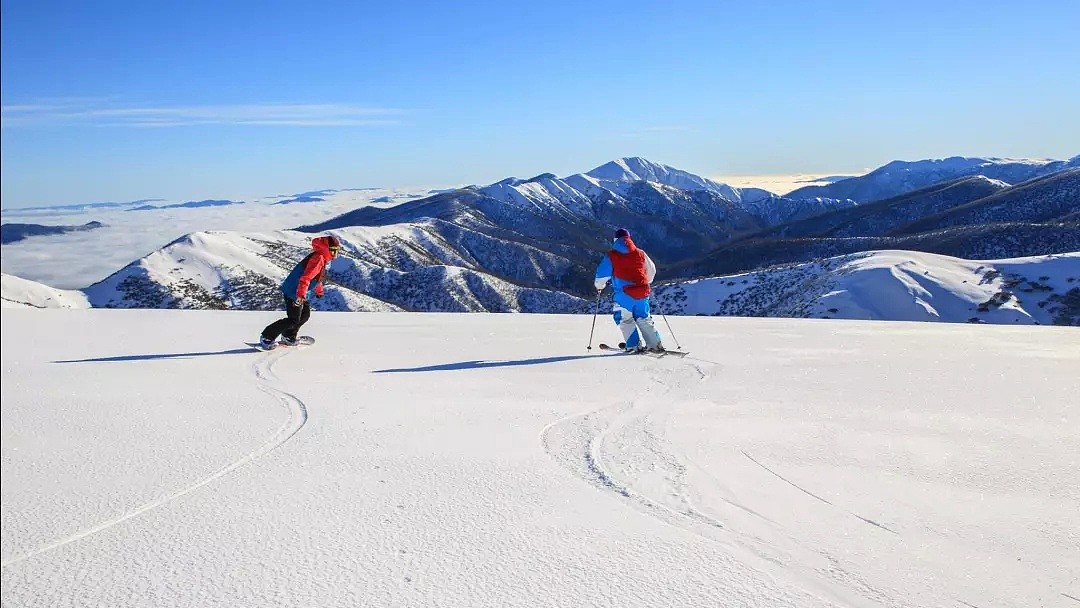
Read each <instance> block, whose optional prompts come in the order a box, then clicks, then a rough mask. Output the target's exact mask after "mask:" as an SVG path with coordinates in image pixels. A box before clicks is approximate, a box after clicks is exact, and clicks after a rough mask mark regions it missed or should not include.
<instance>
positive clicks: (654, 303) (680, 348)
mask: <svg viewBox="0 0 1080 608" xmlns="http://www.w3.org/2000/svg"><path fill="white" fill-rule="evenodd" d="M658 301H659V299H658V298H653V306H654V307H656V309H657V312H660V310H659V309H660V307H659V306H656V302H658ZM660 316H661V317H663V318H664V325H667V330H668V333H670V334H671V339H672V340H675V347H676V348H678V349H679V350H682V344H679V339H678V338H676V337H675V331H674V330H672V329H671V323H668V320H667V315H665V314H664V313H663V312H660ZM590 343H591V342H590Z"/></svg>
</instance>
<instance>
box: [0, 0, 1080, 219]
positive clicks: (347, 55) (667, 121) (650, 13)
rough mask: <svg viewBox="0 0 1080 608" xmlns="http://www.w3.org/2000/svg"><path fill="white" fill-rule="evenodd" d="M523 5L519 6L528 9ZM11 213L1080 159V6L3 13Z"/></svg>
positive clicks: (103, 5)
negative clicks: (621, 178) (531, 182)
mask: <svg viewBox="0 0 1080 608" xmlns="http://www.w3.org/2000/svg"><path fill="white" fill-rule="evenodd" d="M515 4H517V6H515ZM2 14H3V20H2V38H0V43H2V55H0V60H2V64H3V65H2V74H0V79H2V82H0V96H2V104H3V128H2V130H0V132H2V148H0V152H2V162H3V167H2V175H3V180H2V190H3V201H2V206H3V207H4V208H14V207H22V206H29V205H42V204H63V203H80V202H89V201H125V200H135V199H142V198H158V197H161V198H167V199H197V198H223V197H233V196H240V195H245V194H259V195H271V194H276V193H294V192H300V191H304V190H310V189H318V188H349V187H367V186H382V187H386V186H395V185H401V186H405V185H457V184H464V183H488V182H492V181H495V180H498V179H501V178H503V177H507V176H511V175H515V176H519V177H529V176H531V175H534V174H537V173H542V172H549V171H550V172H553V173H556V174H558V175H566V174H569V173H575V172H579V171H585V170H588V169H591V168H592V167H594V166H597V165H599V164H602V163H604V162H606V161H608V160H611V159H613V158H617V157H621V156H644V157H646V158H649V159H650V160H654V161H657V162H662V163H666V164H669V165H673V166H676V167H679V168H681V169H686V170H689V171H692V172H695V173H699V174H703V175H709V176H722V175H746V174H777V173H830V172H852V171H861V170H864V169H867V168H872V167H875V166H878V165H881V164H884V163H886V162H888V161H890V160H894V159H905V160H917V159H922V158H938V157H944V156H952V155H967V156H1015V157H1051V158H1068V157H1071V156H1074V155H1076V154H1078V153H1080V120H1077V118H1076V108H1077V107H1080V78H1077V77H1076V75H1075V74H1076V69H1077V68H1076V66H1077V65H1080V42H1078V41H1077V35H1076V32H1075V27H1076V24H1077V23H1080V2H1075V1H1074V0H1060V1H1059V0H1050V1H1047V2H1042V3H1039V4H1036V5H1031V7H1021V5H1020V4H1019V3H1015V2H1006V1H1001V2H987V1H985V0H984V1H982V2H969V1H964V0H960V1H945V2H941V1H938V2H923V1H921V0H917V1H909V2H902V3H901V2H876V1H872V0H871V1H862V2H854V1H853V2H845V1H840V0H837V1H834V2H827V3H815V2H783V1H777V2H760V3H755V2H720V1H712V2H710V1H701V2H696V1H694V2H680V1H677V0H675V1H671V2H630V1H627V2H606V1H590V2H569V1H565V2H564V1H562V0H549V1H547V2H543V3H528V4H526V3H513V2H506V1H505V0H503V1H502V2H462V3H452V2H408V1H405V2H371V3H369V2H336V1H334V0H330V1H327V2H320V3H304V2H295V1H290V2H218V1H215V2H207V1H202V0H194V1H188V2H116V1H109V0H103V1H102V2H95V3H86V2H55V1H49V0H38V1H34V2H30V1H27V0H22V1H19V2H8V1H4V2H2Z"/></svg>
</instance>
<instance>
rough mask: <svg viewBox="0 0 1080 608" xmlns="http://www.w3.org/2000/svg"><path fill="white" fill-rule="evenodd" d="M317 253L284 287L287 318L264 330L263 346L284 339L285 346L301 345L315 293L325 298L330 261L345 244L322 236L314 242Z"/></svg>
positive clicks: (268, 345) (260, 342)
mask: <svg viewBox="0 0 1080 608" xmlns="http://www.w3.org/2000/svg"><path fill="white" fill-rule="evenodd" d="M311 248H312V249H313V251H312V252H311V253H309V254H308V255H307V257H305V258H304V259H303V260H301V261H300V263H299V264H297V265H296V266H295V267H294V268H293V269H292V272H290V273H289V276H288V277H286V278H285V282H284V283H282V284H281V293H282V295H283V296H284V297H285V314H286V317H285V318H284V319H279V320H277V321H274V322H273V323H271V324H270V325H267V326H266V329H264V330H262V335H261V336H260V338H259V345H260V346H262V347H263V348H271V347H273V346H274V340H276V339H277V337H278V336H279V335H280V336H281V343H282V344H285V345H288V346H294V345H296V344H297V341H296V333H297V332H298V331H300V327H301V326H302V325H303V324H304V323H306V322H307V320H308V317H309V316H311V303H310V302H308V298H309V297H310V295H311V292H312V291H314V292H315V297H317V298H321V297H323V278H324V277H325V276H326V269H327V267H328V266H329V265H330V260H332V259H334V257H335V256H336V255H337V254H338V251H339V250H340V249H341V241H340V240H338V238H337V237H336V236H319V237H315V238H313V239H311Z"/></svg>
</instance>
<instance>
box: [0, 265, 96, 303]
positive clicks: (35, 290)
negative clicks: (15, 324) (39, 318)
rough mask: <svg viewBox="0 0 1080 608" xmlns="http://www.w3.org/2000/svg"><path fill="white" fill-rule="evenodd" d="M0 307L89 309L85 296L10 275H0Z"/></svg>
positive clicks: (77, 292)
mask: <svg viewBox="0 0 1080 608" xmlns="http://www.w3.org/2000/svg"><path fill="white" fill-rule="evenodd" d="M0 294H2V296H0V306H3V307H4V308H90V302H89V300H87V298H86V294H84V293H83V292H81V291H78V290H69V289H54V288H52V287H49V286H48V285H42V284H41V283H36V282H34V281H27V280H26V279H23V278H19V277H17V276H15V275H11V274H6V273H4V274H0Z"/></svg>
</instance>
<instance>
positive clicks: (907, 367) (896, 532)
mask: <svg viewBox="0 0 1080 608" xmlns="http://www.w3.org/2000/svg"><path fill="white" fill-rule="evenodd" d="M0 315H2V317H0V318H2V323H3V336H4V348H3V351H2V368H3V382H2V386H3V388H2V410H0V411H2V423H3V424H2V426H3V449H2V474H3V489H2V520H3V541H2V580H3V594H2V603H3V605H4V606H50V607H55V606H192V607H194V606H198V607H211V606H230V607H236V606H260V607H266V606H320V607H331V606H361V605H364V606H762V607H766V606H768V607H772V606H831V605H840V606H955V605H963V604H968V605H973V606H980V607H988V606H1066V605H1071V603H1072V602H1073V600H1071V599H1069V597H1073V598H1076V597H1080V586H1078V585H1080V582H1078V581H1080V560H1078V559H1077V541H1078V536H1077V531H1078V530H1080V513H1078V511H1077V504H1080V473H1078V471H1080V468H1078V467H1077V463H1078V462H1080V442H1077V441H1076V438H1077V437H1078V436H1080V411H1078V408H1080V405H1078V400H1077V397H1076V396H1077V394H1078V392H1077V388H1078V386H1077V380H1076V370H1077V369H1080V334H1078V333H1077V331H1076V330H1075V329H1074V328H1050V327H1038V328H1033V327H1024V328H1015V327H998V326H973V325H947V324H914V323H881V322H873V323H866V322H857V321H836V320H831V321H822V320H789V319H740V318H683V317H670V318H669V319H668V320H669V321H670V322H671V324H672V326H673V328H674V329H675V331H676V332H677V335H676V336H675V337H677V338H678V339H679V341H680V342H681V344H682V345H683V347H684V348H686V349H689V350H690V351H692V353H691V355H690V356H689V357H686V358H684V359H677V358H673V357H671V358H665V359H653V358H644V357H628V356H624V355H601V354H598V352H597V351H596V349H594V350H593V352H592V353H589V352H587V351H586V348H585V347H586V342H587V338H588V333H589V329H590V323H591V321H592V318H591V317H590V316H541V315H487V314H468V315H451V314H442V315H440V314H411V313H394V314H389V313H388V314H355V313H315V315H314V316H313V317H312V320H311V321H310V323H309V325H308V326H307V327H306V328H305V331H304V333H310V334H313V335H315V336H317V338H318V344H316V345H315V346H313V347H310V348H306V349H302V350H296V349H286V348H282V349H278V350H276V351H273V352H270V353H259V352H254V351H252V350H250V349H248V348H247V347H246V346H245V345H244V343H243V342H244V341H245V340H250V339H253V338H254V337H256V335H257V333H258V331H259V330H260V329H261V328H262V326H263V325H264V324H266V323H268V322H269V321H271V320H273V319H275V318H276V317H277V316H278V315H277V314H275V313H267V312H225V311H164V310H135V311H132V310H19V309H5V310H3V311H2V312H0ZM661 327H662V329H663V330H665V333H668V332H667V331H666V330H667V326H666V325H664V324H663V323H662V324H661ZM596 333H597V340H596V341H595V342H599V341H600V340H605V341H614V340H615V333H616V331H615V328H614V326H613V325H612V324H611V322H610V319H609V318H607V317H603V318H601V319H600V321H599V322H598V325H597V329H596ZM595 342H594V344H595ZM667 343H668V345H669V346H674V345H675V341H674V340H673V339H672V338H671V337H670V336H669V337H668V339H667Z"/></svg>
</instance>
